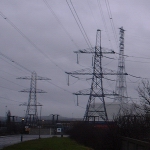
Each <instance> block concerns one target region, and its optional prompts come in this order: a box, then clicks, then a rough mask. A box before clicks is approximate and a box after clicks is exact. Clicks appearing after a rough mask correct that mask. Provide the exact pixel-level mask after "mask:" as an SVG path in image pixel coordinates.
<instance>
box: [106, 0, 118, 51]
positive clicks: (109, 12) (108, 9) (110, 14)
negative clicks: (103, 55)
mask: <svg viewBox="0 0 150 150" xmlns="http://www.w3.org/2000/svg"><path fill="white" fill-rule="evenodd" d="M105 3H106V7H107V12H108V16H109V20H110V23H111V27H112V30H113V33H114V38H115V41H116V46H117V48H118V40H117V34H116V30H115V25H114V21H113V17H112V13H111V9H110V5H109V1H108V0H105Z"/></svg>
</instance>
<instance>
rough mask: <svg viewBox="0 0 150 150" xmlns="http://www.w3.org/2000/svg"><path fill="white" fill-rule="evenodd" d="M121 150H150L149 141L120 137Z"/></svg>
mask: <svg viewBox="0 0 150 150" xmlns="http://www.w3.org/2000/svg"><path fill="white" fill-rule="evenodd" d="M121 150H150V143H149V142H145V141H141V140H136V139H132V138H127V137H122V148H121Z"/></svg>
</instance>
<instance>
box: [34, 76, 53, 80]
mask: <svg viewBox="0 0 150 150" xmlns="http://www.w3.org/2000/svg"><path fill="white" fill-rule="evenodd" d="M36 80H51V79H49V78H46V77H40V76H37V77H36Z"/></svg>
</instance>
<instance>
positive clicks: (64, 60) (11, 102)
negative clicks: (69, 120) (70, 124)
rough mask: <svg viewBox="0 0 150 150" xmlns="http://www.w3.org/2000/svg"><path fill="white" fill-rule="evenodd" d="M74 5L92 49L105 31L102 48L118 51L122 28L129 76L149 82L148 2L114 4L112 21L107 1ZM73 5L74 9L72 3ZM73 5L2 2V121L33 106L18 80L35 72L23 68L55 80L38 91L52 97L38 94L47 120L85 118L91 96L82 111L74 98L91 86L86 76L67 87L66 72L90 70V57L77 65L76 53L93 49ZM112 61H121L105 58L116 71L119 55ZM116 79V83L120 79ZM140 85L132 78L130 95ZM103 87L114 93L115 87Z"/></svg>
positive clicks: (57, 0) (40, 0)
mask: <svg viewBox="0 0 150 150" xmlns="http://www.w3.org/2000/svg"><path fill="white" fill-rule="evenodd" d="M72 3H73V6H74V8H75V10H76V12H77V14H78V16H79V18H80V21H81V22H82V25H83V27H84V29H85V31H86V34H87V36H88V38H89V41H90V43H91V45H92V46H93V47H94V46H95V39H96V30H97V29H101V30H102V46H103V47H107V48H110V49H114V51H115V52H119V49H118V44H119V28H120V27H122V26H123V27H124V29H125V30H126V31H125V54H126V55H128V56H134V57H126V58H125V59H126V62H125V64H126V71H127V73H129V74H131V75H134V76H137V77H142V78H150V77H149V73H150V71H149V63H150V60H149V59H150V52H149V47H150V42H149V39H150V10H149V6H150V1H149V0H113V1H112V0H109V6H110V9H111V15H112V20H111V18H110V16H109V15H108V10H107V7H106V1H105V0H82V1H81V0H72ZM68 4H70V6H71V3H70V0H68ZM68 4H67V1H66V0H47V1H46V0H24V1H23V0H22V1H20V0H13V1H12V0H1V1H0V14H1V16H0V116H4V115H5V112H6V110H10V111H11V113H12V114H13V115H16V116H23V115H24V113H25V111H24V110H26V107H25V106H19V104H21V103H23V102H27V101H28V93H21V92H18V91H20V90H22V89H26V88H29V87H30V81H28V80H17V79H16V78H17V77H22V76H30V75H31V73H30V72H29V71H27V70H25V69H23V68H22V67H19V65H21V66H23V67H25V68H27V69H28V70H30V71H36V73H37V74H38V75H39V76H42V77H48V78H50V79H51V81H50V82H51V83H48V82H46V81H38V82H37V88H38V89H42V90H44V91H46V92H47V93H46V94H38V95H37V101H38V102H39V103H41V104H42V105H43V107H42V115H45V116H48V115H50V114H60V115H61V116H66V117H81V118H82V117H83V115H84V112H85V107H86V104H87V101H88V97H83V96H81V97H79V106H77V104H76V97H75V96H73V95H72V93H73V92H77V91H79V90H82V89H86V88H90V84H91V81H90V80H88V81H86V77H85V76H83V77H81V78H82V79H81V80H78V79H74V78H72V77H70V86H67V75H66V74H65V71H68V72H71V71H75V70H79V69H83V68H88V67H91V56H89V55H80V64H76V54H74V53H73V51H76V50H79V49H85V48H88V45H87V43H86V42H85V39H84V38H83V35H82V34H81V32H80V30H79V27H78V25H77V23H76V21H75V19H74V17H73V15H72V13H71V11H70V9H69V6H68ZM100 6H101V7H100ZM107 6H108V5H107ZM101 8H102V9H101ZM100 12H101V13H100ZM102 13H103V18H102ZM111 21H113V23H114V24H113V25H114V29H115V31H114V30H113V29H112V24H111ZM106 29H107V31H106ZM114 33H115V34H114ZM108 35H109V38H108ZM115 36H117V37H116V38H115ZM116 40H117V41H116ZM2 54H4V55H5V57H4V56H3V55H2ZM6 56H7V57H6ZM111 57H112V58H115V59H116V60H113V61H112V60H109V59H106V60H104V61H103V65H104V66H105V67H107V68H110V69H113V70H117V64H118V60H117V59H118V55H117V54H115V55H114V56H111ZM137 57H143V58H137ZM9 58H10V59H9ZM16 63H18V64H19V65H16ZM111 78H112V79H116V76H115V77H111ZM139 81H140V80H139V78H133V77H131V76H128V77H127V87H128V89H127V90H128V96H130V97H133V98H138V94H137V92H136V91H135V89H136V88H137V86H138V83H139ZM104 86H105V88H108V89H111V90H114V89H115V82H110V83H108V84H107V85H104ZM134 100H136V99H134ZM106 101H107V100H106ZM6 106H7V107H6Z"/></svg>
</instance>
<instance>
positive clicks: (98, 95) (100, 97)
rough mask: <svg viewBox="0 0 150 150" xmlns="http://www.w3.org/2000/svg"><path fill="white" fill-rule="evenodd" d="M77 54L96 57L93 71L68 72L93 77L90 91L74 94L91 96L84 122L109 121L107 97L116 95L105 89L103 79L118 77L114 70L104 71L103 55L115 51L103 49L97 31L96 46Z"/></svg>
mask: <svg viewBox="0 0 150 150" xmlns="http://www.w3.org/2000/svg"><path fill="white" fill-rule="evenodd" d="M75 53H77V54H79V53H89V54H93V55H94V66H93V68H92V69H93V70H92V71H90V70H89V69H82V70H81V71H74V72H66V73H67V74H68V75H73V76H74V75H92V83H91V87H90V89H85V90H81V91H78V92H77V93H73V94H75V95H77V98H78V95H89V99H88V103H87V106H86V111H85V114H84V118H83V120H84V121H99V120H100V119H102V120H105V121H107V120H108V115H107V111H106V105H105V97H106V96H108V95H109V96H110V95H112V96H114V95H115V93H113V92H110V91H109V90H107V89H104V88H103V78H104V75H116V74H117V72H113V71H112V70H109V71H108V70H107V72H106V69H105V70H103V68H102V57H103V54H114V53H115V52H114V51H113V50H109V49H107V48H103V47H101V31H100V30H97V33H96V46H95V48H92V49H84V50H79V51H76V52H75ZM87 71H88V72H87ZM95 102H98V106H97V107H96V106H95V105H94V104H95Z"/></svg>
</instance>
